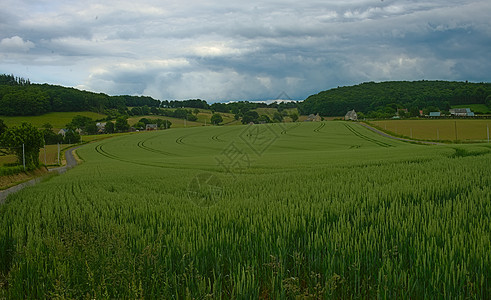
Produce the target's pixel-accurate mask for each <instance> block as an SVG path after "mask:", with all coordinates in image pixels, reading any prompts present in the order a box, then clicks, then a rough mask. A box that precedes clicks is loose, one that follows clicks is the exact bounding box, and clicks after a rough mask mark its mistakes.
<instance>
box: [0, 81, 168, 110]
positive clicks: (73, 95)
mask: <svg viewBox="0 0 491 300" xmlns="http://www.w3.org/2000/svg"><path fill="white" fill-rule="evenodd" d="M160 105H161V101H160V100H156V99H153V98H152V97H147V96H129V95H123V96H109V95H106V94H103V93H93V92H87V91H81V90H78V89H75V88H67V87H62V86H56V85H50V84H32V83H30V81H29V80H28V79H23V78H18V77H14V76H13V75H5V74H3V75H0V115H5V116H32V115H42V114H45V113H48V112H68V111H95V112H99V113H103V112H105V110H107V109H116V110H119V111H124V110H126V109H127V107H135V106H139V107H140V106H148V107H160Z"/></svg>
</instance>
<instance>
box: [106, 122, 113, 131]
mask: <svg viewBox="0 0 491 300" xmlns="http://www.w3.org/2000/svg"><path fill="white" fill-rule="evenodd" d="M104 132H105V133H114V123H113V122H107V123H106V127H104Z"/></svg>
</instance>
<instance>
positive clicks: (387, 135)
mask: <svg viewBox="0 0 491 300" xmlns="http://www.w3.org/2000/svg"><path fill="white" fill-rule="evenodd" d="M359 124H360V125H361V126H363V127H365V128H367V129H370V130H371V131H373V132H375V133H377V134H380V135H381V136H383V137H386V138H389V139H393V140H398V141H402V142H408V143H417V144H425V145H444V144H442V143H437V142H428V141H418V140H412V139H406V138H400V137H396V136H393V135H390V134H388V133H385V132H383V131H381V130H378V129H377V128H375V127H372V126H370V125H368V124H366V123H359Z"/></svg>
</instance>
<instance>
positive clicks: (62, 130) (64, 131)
mask: <svg viewBox="0 0 491 300" xmlns="http://www.w3.org/2000/svg"><path fill="white" fill-rule="evenodd" d="M67 132H68V129H65V128H63V129H60V131H58V134H61V135H62V136H65V135H66V133H67Z"/></svg>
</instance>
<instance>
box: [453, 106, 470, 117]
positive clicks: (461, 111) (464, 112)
mask: <svg viewBox="0 0 491 300" xmlns="http://www.w3.org/2000/svg"><path fill="white" fill-rule="evenodd" d="M450 114H451V115H452V116H456V117H474V113H473V112H472V111H471V109H470V108H452V109H450Z"/></svg>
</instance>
